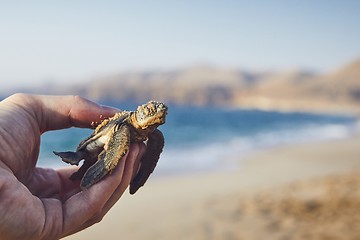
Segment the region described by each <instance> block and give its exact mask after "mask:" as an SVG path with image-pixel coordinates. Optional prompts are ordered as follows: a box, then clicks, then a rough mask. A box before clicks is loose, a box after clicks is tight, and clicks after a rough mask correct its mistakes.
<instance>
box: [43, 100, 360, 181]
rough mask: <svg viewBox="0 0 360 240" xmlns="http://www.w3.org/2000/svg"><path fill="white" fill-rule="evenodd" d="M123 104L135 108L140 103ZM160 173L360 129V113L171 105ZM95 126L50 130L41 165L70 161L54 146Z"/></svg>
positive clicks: (228, 165)
mask: <svg viewBox="0 0 360 240" xmlns="http://www.w3.org/2000/svg"><path fill="white" fill-rule="evenodd" d="M126 107H127V108H124V107H122V109H127V110H133V109H135V108H136V106H135V105H131V104H130V105H127V106H126ZM159 129H160V130H161V131H162V132H163V134H164V136H165V147H164V151H163V153H162V154H161V157H160V160H159V162H158V165H157V168H156V170H155V172H154V175H156V176H170V175H176V174H192V173H199V172H204V171H219V170H220V171H222V170H224V171H227V170H232V169H237V168H239V167H241V164H242V162H243V159H244V158H245V157H246V156H247V155H249V154H250V153H253V152H255V151H259V150H264V149H269V148H274V147H277V146H282V145H289V144H296V143H305V142H316V141H324V140H330V139H343V138H347V137H349V136H351V135H352V134H354V133H356V132H359V130H360V126H359V122H358V120H357V118H355V117H352V116H341V115H321V114H311V113H298V112H286V113H285V112H275V111H260V110H245V109H224V108H216V107H177V106H169V113H168V115H167V119H166V123H165V125H162V126H160V127H159ZM91 132H92V130H89V129H78V128H70V129H65V130H58V131H52V132H47V133H45V134H43V136H42V139H41V148H40V156H39V162H38V166H40V167H53V168H60V167H66V166H67V164H66V163H63V162H62V161H61V160H60V158H58V157H57V156H55V155H54V154H53V152H52V151H74V150H75V149H76V147H77V145H78V144H79V142H80V141H81V140H82V139H84V138H86V137H87V136H89V135H90V134H91Z"/></svg>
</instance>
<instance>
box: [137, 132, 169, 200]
mask: <svg viewBox="0 0 360 240" xmlns="http://www.w3.org/2000/svg"><path fill="white" fill-rule="evenodd" d="M163 148H164V136H163V134H162V133H161V131H160V130H158V129H155V130H154V132H153V133H152V134H150V135H149V139H148V141H147V147H146V152H145V154H144V156H143V157H142V159H141V163H140V169H139V171H138V173H137V174H136V176H135V178H134V179H133V180H132V182H131V183H130V194H134V193H135V192H136V191H137V190H138V189H139V188H140V187H142V186H143V185H144V184H145V182H146V181H147V179H148V178H149V176H150V174H151V173H152V172H153V171H154V169H155V167H156V164H157V162H158V160H159V158H160V154H161V152H162V149H163Z"/></svg>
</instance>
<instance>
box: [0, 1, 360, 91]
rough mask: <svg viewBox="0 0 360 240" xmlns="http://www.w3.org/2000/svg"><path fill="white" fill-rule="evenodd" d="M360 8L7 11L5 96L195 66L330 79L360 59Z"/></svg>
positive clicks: (247, 5) (171, 5)
mask: <svg viewBox="0 0 360 240" xmlns="http://www.w3.org/2000/svg"><path fill="white" fill-rule="evenodd" d="M359 24H360V1H346V0H338V1H331V0H324V1H316V0H315V1H290V0H287V1H274V0H273V1H271V0H266V1H250V0H249V1H240V0H238V1H235V0H234V1H226V0H223V1H215V0H214V1H210V0H206V1H205V0H204V1H198V0H192V1H170V0H167V1H165V0H159V1H136V0H133V1H115V0H114V1H110V0H109V1H106V0H105V1H99V0H98V1H91V0H84V1H79V0H78V1H75V0H71V1H70V0H69V1H67V0H62V1H50V0H47V1H17V0H14V1H3V0H0V83H1V86H0V88H7V87H11V86H19V85H28V84H29V82H30V81H33V82H35V83H39V82H44V81H58V82H61V81H64V82H67V83H69V82H70V81H80V80H85V79H88V78H91V77H93V76H96V75H103V74H111V73H116V72H121V71H124V70H142V69H169V68H176V67H184V66H189V65H193V64H203V63H209V64H212V65H219V66H226V67H227V66H229V67H238V68H243V69H250V70H253V69H283V68H298V67H301V68H310V69H315V70H320V71H325V70H329V69H333V68H336V67H339V66H341V65H343V64H346V63H348V62H349V61H352V60H354V59H356V58H358V57H360V26H359Z"/></svg>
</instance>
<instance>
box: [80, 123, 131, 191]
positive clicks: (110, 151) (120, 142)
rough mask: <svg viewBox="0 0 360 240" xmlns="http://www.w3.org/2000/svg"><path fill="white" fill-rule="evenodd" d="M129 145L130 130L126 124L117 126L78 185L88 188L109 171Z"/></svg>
mask: <svg viewBox="0 0 360 240" xmlns="http://www.w3.org/2000/svg"><path fill="white" fill-rule="evenodd" d="M129 145H130V130H129V128H128V127H127V126H126V125H123V126H120V127H119V129H117V127H116V128H115V129H114V132H113V133H112V135H111V136H109V141H108V142H107V143H106V144H105V146H104V150H103V151H102V152H101V153H100V154H99V157H98V160H97V162H96V163H95V164H94V165H92V166H91V167H89V169H88V170H87V171H86V172H85V175H84V177H83V178H82V180H81V184H80V187H81V188H82V189H84V188H88V187H90V186H91V185H93V184H95V183H97V182H98V181H99V180H100V179H102V178H103V177H104V176H105V175H106V174H108V173H109V172H111V171H112V170H113V169H114V168H115V167H116V165H117V163H118V162H119V160H120V158H122V157H123V156H124V155H125V154H126V153H127V151H128V150H129Z"/></svg>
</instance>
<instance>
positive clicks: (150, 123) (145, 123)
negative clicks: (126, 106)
mask: <svg viewBox="0 0 360 240" xmlns="http://www.w3.org/2000/svg"><path fill="white" fill-rule="evenodd" d="M167 109H168V108H167V106H166V105H165V104H163V103H161V102H156V101H150V102H148V103H145V104H143V105H141V106H139V107H138V108H137V109H136V112H135V118H136V123H137V125H138V126H139V128H141V129H148V128H153V129H155V128H156V127H157V126H159V125H161V124H164V123H165V117H166V114H167Z"/></svg>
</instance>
